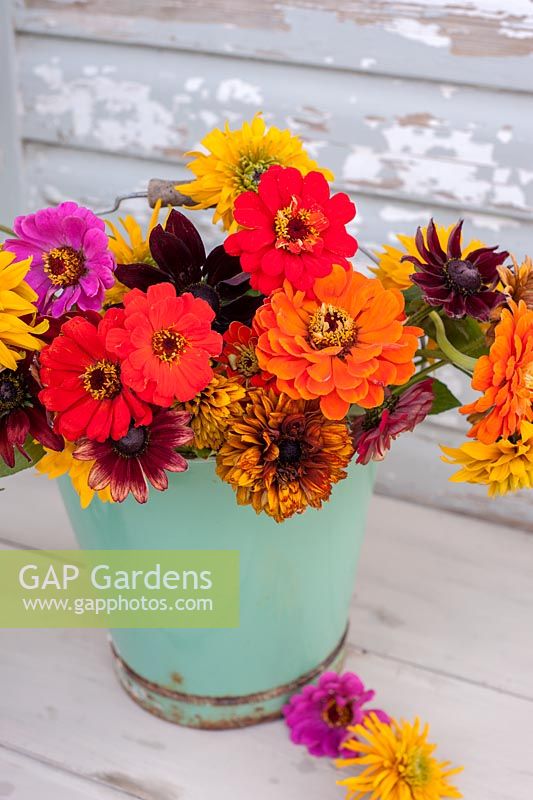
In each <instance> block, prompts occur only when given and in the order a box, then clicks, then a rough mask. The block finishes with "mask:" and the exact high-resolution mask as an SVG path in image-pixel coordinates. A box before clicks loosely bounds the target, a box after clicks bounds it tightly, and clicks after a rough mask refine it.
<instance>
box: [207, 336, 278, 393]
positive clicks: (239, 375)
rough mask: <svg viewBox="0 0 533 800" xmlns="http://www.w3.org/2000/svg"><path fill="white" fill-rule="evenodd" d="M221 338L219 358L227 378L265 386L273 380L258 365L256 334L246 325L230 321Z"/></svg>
mask: <svg viewBox="0 0 533 800" xmlns="http://www.w3.org/2000/svg"><path fill="white" fill-rule="evenodd" d="M222 338H223V339H224V348H223V350H222V355H221V356H220V359H219V360H220V364H221V365H222V369H223V371H224V372H225V374H226V375H227V376H228V378H234V379H235V380H236V381H238V382H239V383H240V384H241V385H242V386H267V385H268V384H269V383H271V382H272V381H274V380H275V378H274V376H273V375H269V374H268V373H266V372H262V370H261V369H260V367H259V363H258V361H257V356H256V354H255V348H256V345H257V334H256V333H254V331H253V330H252V329H251V328H249V327H248V325H243V324H242V322H232V323H231V325H230V326H229V328H228V330H227V331H226V333H225V334H224V335H223V337H222Z"/></svg>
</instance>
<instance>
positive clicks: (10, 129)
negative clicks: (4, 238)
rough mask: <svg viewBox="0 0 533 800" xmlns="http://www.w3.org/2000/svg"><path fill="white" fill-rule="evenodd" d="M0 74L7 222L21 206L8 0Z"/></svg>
mask: <svg viewBox="0 0 533 800" xmlns="http://www.w3.org/2000/svg"><path fill="white" fill-rule="evenodd" d="M0 75H1V76H2V77H1V80H0V109H1V113H0V225H1V224H4V225H6V224H9V222H10V220H11V219H12V218H13V216H14V215H15V214H18V213H20V212H21V210H22V207H23V206H22V180H21V174H22V173H21V163H22V161H21V144H20V139H19V129H18V124H17V110H16V88H17V87H16V82H15V48H14V37H13V28H12V20H11V0H6V2H4V3H0Z"/></svg>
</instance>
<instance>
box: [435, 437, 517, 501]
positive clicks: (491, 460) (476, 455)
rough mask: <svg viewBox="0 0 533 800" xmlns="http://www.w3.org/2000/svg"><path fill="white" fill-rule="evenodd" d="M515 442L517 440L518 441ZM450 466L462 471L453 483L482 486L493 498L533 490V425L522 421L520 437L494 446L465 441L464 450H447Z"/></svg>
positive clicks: (446, 459)
mask: <svg viewBox="0 0 533 800" xmlns="http://www.w3.org/2000/svg"><path fill="white" fill-rule="evenodd" d="M515 440H516V441H515ZM441 450H442V451H443V453H445V454H446V455H447V456H449V458H445V457H444V456H443V457H442V460H443V461H445V462H446V463H447V464H457V465H459V466H460V467H461V469H460V470H459V471H458V472H456V473H454V474H453V475H452V476H451V478H450V480H451V481H454V482H455V483H481V484H485V485H486V486H488V493H489V496H490V497H494V496H495V495H503V494H507V492H516V491H517V490H518V489H533V423H531V422H525V421H524V422H522V424H521V426H520V436H513V437H512V438H511V439H500V440H499V441H497V442H494V444H483V443H482V442H465V443H464V444H462V445H461V447H444V446H442V445H441Z"/></svg>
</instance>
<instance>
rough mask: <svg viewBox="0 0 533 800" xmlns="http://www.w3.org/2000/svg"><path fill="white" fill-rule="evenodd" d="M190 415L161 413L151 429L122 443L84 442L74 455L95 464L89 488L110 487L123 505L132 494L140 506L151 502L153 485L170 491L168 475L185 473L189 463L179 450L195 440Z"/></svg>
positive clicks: (138, 431) (141, 430)
mask: <svg viewBox="0 0 533 800" xmlns="http://www.w3.org/2000/svg"><path fill="white" fill-rule="evenodd" d="M190 418H191V415H190V414H188V413H187V412H186V411H166V410H165V411H157V412H156V413H155V414H154V418H153V420H152V422H151V424H150V425H139V426H138V427H131V428H130V429H129V431H128V432H127V433H126V435H125V436H122V437H121V438H120V439H118V440H116V439H107V441H105V442H94V441H91V440H90V439H82V440H81V441H80V442H79V443H78V446H77V448H76V450H75V451H74V458H77V459H79V460H80V461H94V462H95V464H94V465H93V467H92V468H91V471H90V472H89V478H88V482H89V486H90V487H91V489H94V490H95V491H100V490H101V489H105V488H106V486H109V488H110V490H111V497H112V498H113V500H114V501H115V502H116V503H122V502H123V500H125V499H126V497H127V496H128V494H129V493H130V492H131V494H132V495H133V496H134V498H135V499H136V500H137V502H138V503H146V501H147V500H148V485H147V483H146V482H147V481H149V482H150V483H151V484H152V486H153V487H154V489H157V490H158V491H164V490H165V489H166V488H167V487H168V478H167V475H166V472H185V471H186V470H187V468H188V464H187V460H186V459H185V458H184V457H183V456H182V455H181V454H180V453H177V452H176V448H178V447H182V446H184V445H187V444H190V443H191V442H192V441H193V439H194V434H193V432H192V429H191V428H189V427H188V422H189V420H190Z"/></svg>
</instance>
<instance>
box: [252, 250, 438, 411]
mask: <svg viewBox="0 0 533 800" xmlns="http://www.w3.org/2000/svg"><path fill="white" fill-rule="evenodd" d="M313 291H314V295H315V297H314V298H308V297H306V296H305V293H304V292H297V291H295V290H294V289H293V287H292V286H291V284H290V283H289V282H288V281H285V283H284V285H283V287H282V288H281V289H278V290H276V291H275V292H274V293H273V294H272V296H271V298H270V299H269V300H268V301H267V302H266V303H265V304H264V305H263V306H261V308H259V309H258V311H257V312H256V316H255V322H254V326H255V328H256V330H257V332H258V333H259V334H260V335H259V340H258V343H257V348H256V353H257V358H258V360H259V366H260V367H261V369H264V370H266V371H267V372H270V373H271V374H272V375H275V376H276V383H277V387H278V389H279V391H281V392H285V393H286V394H288V395H289V397H292V398H294V399H297V398H302V399H304V400H313V399H315V398H320V408H321V410H322V413H323V414H324V415H325V416H326V417H327V418H328V419H342V418H343V417H344V416H345V415H346V413H347V411H348V409H349V407H350V405H351V404H352V403H356V404H357V405H359V406H362V407H363V408H375V407H376V406H379V405H381V404H382V403H383V400H384V392H383V389H384V387H385V386H391V385H401V384H403V383H405V382H406V381H407V380H409V378H410V377H411V375H413V373H414V370H415V367H414V363H413V356H414V354H415V351H416V348H417V346H418V337H419V336H421V335H422V333H423V332H422V330H421V329H420V328H413V327H407V326H404V325H403V324H402V321H403V320H404V319H405V314H404V299H403V295H402V294H401V292H399V291H398V290H397V289H384V288H383V285H382V283H381V282H380V281H379V280H378V279H377V278H366V277H365V276H364V275H361V274H360V273H358V272H353V271H352V270H348V271H346V270H345V269H344V268H343V267H341V266H339V265H335V266H334V268H333V272H332V273H331V274H330V275H328V276H327V277H325V278H319V279H318V280H317V281H316V282H315V284H314V286H313Z"/></svg>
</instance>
